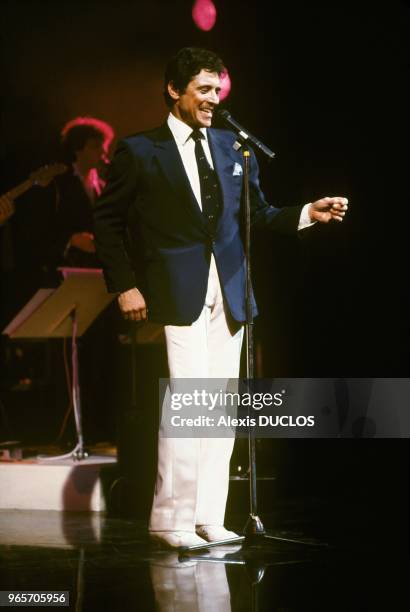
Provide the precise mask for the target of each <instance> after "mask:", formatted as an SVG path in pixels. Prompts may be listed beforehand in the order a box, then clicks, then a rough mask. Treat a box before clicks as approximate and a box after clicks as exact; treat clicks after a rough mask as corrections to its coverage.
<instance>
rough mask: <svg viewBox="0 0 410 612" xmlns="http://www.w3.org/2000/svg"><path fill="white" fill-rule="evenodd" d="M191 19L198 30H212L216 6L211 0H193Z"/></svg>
mask: <svg viewBox="0 0 410 612" xmlns="http://www.w3.org/2000/svg"><path fill="white" fill-rule="evenodd" d="M192 19H193V20H194V23H195V25H196V26H198V28H199V29H200V30H204V31H205V32H209V30H212V28H213V27H214V25H215V21H216V8H215V4H214V3H213V2H212V0H195V3H194V6H193V7H192Z"/></svg>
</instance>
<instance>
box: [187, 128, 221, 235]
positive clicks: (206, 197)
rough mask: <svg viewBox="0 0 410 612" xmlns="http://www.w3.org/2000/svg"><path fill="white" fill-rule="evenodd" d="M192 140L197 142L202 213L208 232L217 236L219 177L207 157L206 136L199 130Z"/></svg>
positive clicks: (196, 155) (196, 153)
mask: <svg viewBox="0 0 410 612" xmlns="http://www.w3.org/2000/svg"><path fill="white" fill-rule="evenodd" d="M191 138H192V139H193V140H194V141H195V157H196V163H197V166H198V174H199V184H200V186H201V202H202V213H203V215H204V217H205V222H206V225H207V227H208V231H209V232H210V233H211V234H212V235H215V233H216V227H217V223H218V218H219V212H220V192H219V184H218V177H217V175H216V172H215V170H213V168H211V166H210V165H209V163H208V160H207V159H206V156H205V151H204V148H203V146H202V142H201V140H202V139H203V138H205V136H204V135H203V134H202V132H201V131H200V130H199V129H197V130H194V131H193V132H192V134H191Z"/></svg>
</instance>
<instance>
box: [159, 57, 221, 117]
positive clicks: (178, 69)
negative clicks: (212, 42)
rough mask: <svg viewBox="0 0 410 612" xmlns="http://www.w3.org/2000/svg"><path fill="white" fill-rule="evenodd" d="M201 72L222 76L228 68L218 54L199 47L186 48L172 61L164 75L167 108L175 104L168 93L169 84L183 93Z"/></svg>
mask: <svg viewBox="0 0 410 612" xmlns="http://www.w3.org/2000/svg"><path fill="white" fill-rule="evenodd" d="M201 70H208V71H209V72H216V73H218V74H219V75H221V74H222V73H223V72H225V70H226V68H225V66H224V64H223V62H222V60H221V58H220V57H218V56H217V55H216V53H214V52H213V51H208V50H207V49H199V48H198V47H184V48H183V49H180V50H179V51H178V53H177V54H176V55H174V57H172V58H171V59H170V61H169V62H168V64H167V66H166V68H165V75H164V98H165V103H166V104H167V106H172V105H173V103H174V100H173V99H172V98H171V96H170V95H169V93H168V83H172V84H173V87H174V89H176V90H177V91H179V92H180V93H183V92H184V91H185V89H186V87H187V85H188V83H189V82H190V81H191V80H192V79H193V78H194V76H196V75H197V74H199V73H200V72H201Z"/></svg>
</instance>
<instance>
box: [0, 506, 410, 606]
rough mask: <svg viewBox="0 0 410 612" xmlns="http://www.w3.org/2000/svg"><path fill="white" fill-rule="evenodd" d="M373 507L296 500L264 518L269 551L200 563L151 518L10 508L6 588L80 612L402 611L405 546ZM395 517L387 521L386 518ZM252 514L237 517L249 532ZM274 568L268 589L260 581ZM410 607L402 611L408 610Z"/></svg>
mask: <svg viewBox="0 0 410 612" xmlns="http://www.w3.org/2000/svg"><path fill="white" fill-rule="evenodd" d="M367 511H368V509H367V508H364V507H354V506H353V507H352V506H351V505H349V506H347V505H346V506H345V507H343V504H340V503H339V504H338V507H337V508H335V507H332V506H331V505H329V503H328V501H326V503H325V502H322V501H321V500H318V499H287V500H281V501H280V502H278V504H277V506H276V509H275V512H274V513H270V514H268V515H266V516H264V517H262V518H263V520H264V523H265V527H266V528H267V529H268V530H269V531H270V533H272V534H274V535H278V536H282V537H287V538H300V539H301V540H304V541H309V542H310V543H311V544H312V543H316V544H319V545H323V544H327V546H312V545H310V546H308V545H302V544H292V543H289V542H282V543H280V542H277V543H275V544H273V545H271V546H270V547H269V548H267V549H265V551H261V550H248V551H245V552H244V551H241V550H240V549H239V547H233V546H225V547H223V548H219V549H213V550H208V551H207V552H205V553H204V555H203V557H202V558H200V557H199V555H198V554H197V555H196V556H195V557H194V558H193V557H191V558H186V557H184V558H179V557H178V554H176V553H173V552H169V551H161V550H158V549H155V548H153V547H152V546H151V544H150V542H149V539H148V537H147V532H146V529H145V526H144V524H143V523H142V522H141V521H137V520H132V519H124V518H109V517H107V516H105V515H104V513H65V512H55V511H40V510H36V511H25V510H24V511H10V510H2V511H0V558H1V559H2V563H1V565H2V571H1V574H0V576H1V577H0V590H25V591H41V590H46V591H69V593H70V609H72V610H87V611H88V610H104V611H106V610H113V611H114V610H121V611H123V610H136V611H142V612H149V611H151V610H160V611H167V612H169V611H171V610H172V611H173V612H185V611H189V612H196V611H201V612H204V611H208V610H212V611H215V612H236V611H248V610H249V611H251V610H252V611H253V610H261V611H265V610H266V611H269V612H271V611H272V610H289V609H291V610H293V609H303V610H307V609H308V610H310V609H312V610H313V609H314V610H318V609H327V610H332V611H333V610H339V609H343V610H368V609H376V608H377V609H380V606H381V605H384V606H387V607H385V609H396V603H397V602H398V598H399V597H400V593H399V591H400V584H401V585H403V587H404V580H402V579H401V575H402V569H404V568H403V566H402V563H403V559H402V556H401V551H402V549H404V547H405V542H404V541H401V542H400V541H399V540H398V539H397V537H396V534H397V525H396V526H394V525H393V524H392V523H391V522H388V523H386V524H380V525H379V529H378V530H377V531H376V525H375V522H376V521H374V520H372V519H371V516H368V518H369V520H368V521H366V520H365V515H366V513H367ZM386 518H387V517H386ZM245 520H246V516H245V515H238V516H236V517H232V518H231V520H230V522H229V524H228V525H227V526H228V527H230V528H236V529H237V530H239V529H240V528H241V526H242V525H243V524H244V522H245ZM258 568H259V569H260V568H264V576H263V577H262V579H261V581H260V583H259V584H258V585H253V586H252V581H253V580H255V576H256V575H257V574H258ZM400 607H402V605H401V606H397V609H399V608H400Z"/></svg>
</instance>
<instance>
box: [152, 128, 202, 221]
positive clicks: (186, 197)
mask: <svg viewBox="0 0 410 612" xmlns="http://www.w3.org/2000/svg"><path fill="white" fill-rule="evenodd" d="M154 146H155V154H156V157H157V159H158V162H159V164H160V166H161V168H162V171H163V172H164V174H165V176H166V178H167V179H168V181H169V183H170V185H171V186H172V188H173V189H174V191H175V193H176V195H177V197H178V199H179V201H181V202H182V203H183V204H184V206H185V207H186V209H187V211H188V212H189V213H190V214H191V215H192V216H193V218H194V219H195V220H196V221H197V222H198V221H199V222H200V223H201V225H202V226H203V225H204V219H203V216H202V212H201V209H200V208H199V206H198V202H197V201H196V198H195V195H194V192H193V191H192V188H191V184H190V182H189V179H188V176H187V173H186V172H185V168H184V164H183V163H182V159H181V156H180V154H179V151H178V147H177V144H176V142H175V140H174V137H173V136H172V133H171V130H170V129H169V127H168V125H167V124H164V125H163V126H161V128H160V129H159V132H158V137H157V138H156V140H155V142H154Z"/></svg>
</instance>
